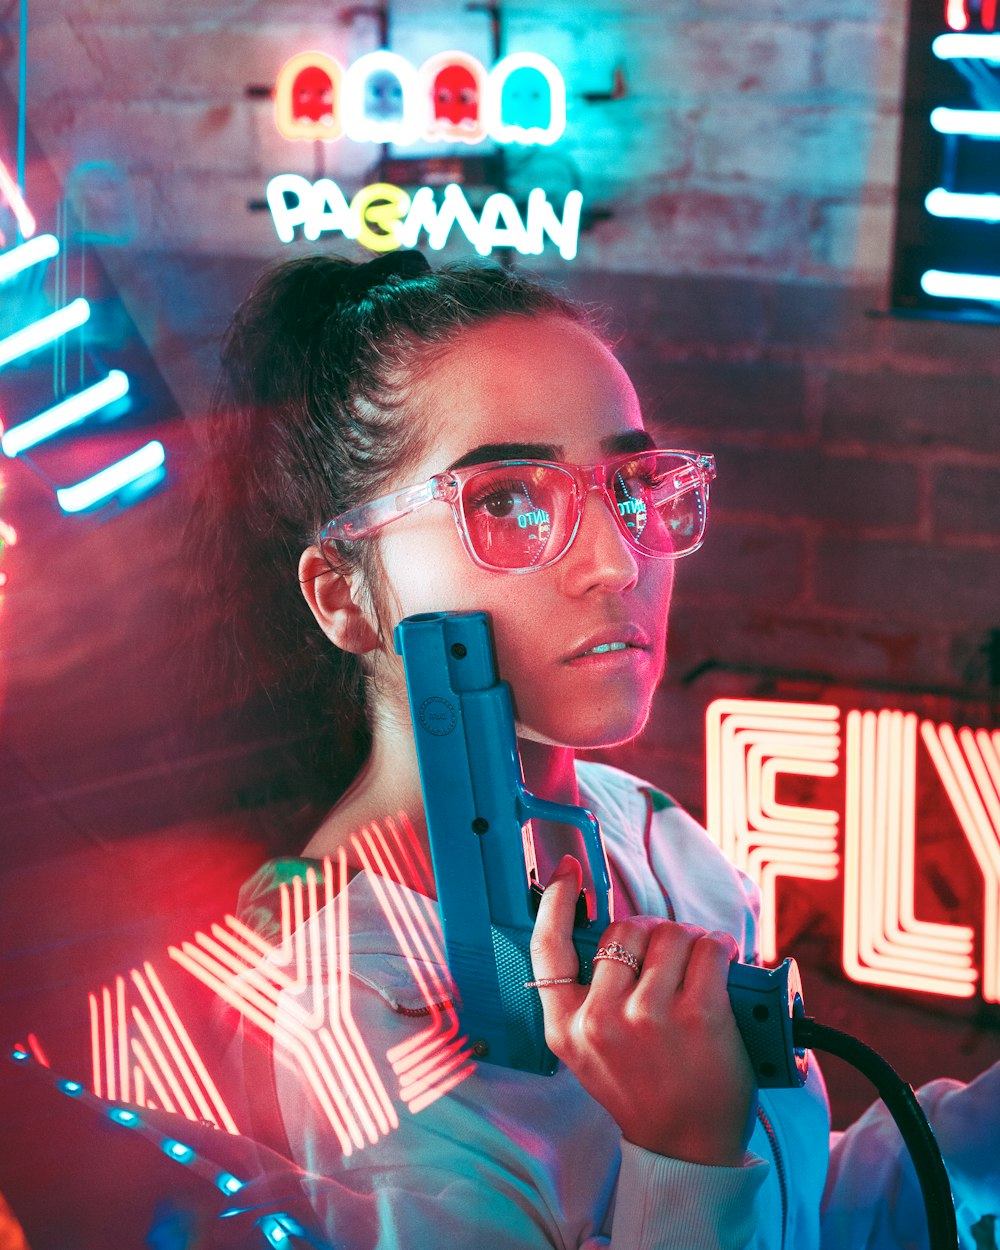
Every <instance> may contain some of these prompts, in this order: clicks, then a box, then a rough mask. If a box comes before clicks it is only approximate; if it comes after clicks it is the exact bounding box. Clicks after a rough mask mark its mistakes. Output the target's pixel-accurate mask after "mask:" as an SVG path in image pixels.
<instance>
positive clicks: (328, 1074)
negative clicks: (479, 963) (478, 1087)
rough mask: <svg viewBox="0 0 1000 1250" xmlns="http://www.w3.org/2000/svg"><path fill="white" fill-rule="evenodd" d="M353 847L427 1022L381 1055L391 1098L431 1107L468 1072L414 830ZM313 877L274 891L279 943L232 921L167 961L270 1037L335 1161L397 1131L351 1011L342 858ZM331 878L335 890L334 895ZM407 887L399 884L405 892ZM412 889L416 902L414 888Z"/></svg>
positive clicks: (377, 834)
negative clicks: (392, 1081)
mask: <svg viewBox="0 0 1000 1250" xmlns="http://www.w3.org/2000/svg"><path fill="white" fill-rule="evenodd" d="M353 844H354V846H355V849H356V850H357V852H358V855H359V856H360V858H361V861H362V864H363V865H364V868H365V870H366V871H367V872H368V873H369V881H370V884H371V886H372V889H373V892H374V893H375V896H376V898H377V899H378V901H379V903H380V905H381V907H382V910H383V912H384V914H385V917H386V920H387V922H388V924H389V926H390V928H391V930H392V932H393V934H394V935H395V937H396V940H397V942H398V944H399V948H400V950H401V952H402V954H403V956H404V958H405V959H406V961H407V964H408V966H409V968H410V970H411V972H412V974H413V977H414V981H415V983H416V984H417V985H418V986H419V987H420V990H421V993H422V995H423V997H424V1000H425V1003H426V1014H427V1016H428V1018H429V1021H430V1023H429V1024H428V1026H427V1027H426V1028H424V1029H422V1030H421V1031H420V1032H419V1033H417V1034H416V1036H415V1037H413V1038H411V1039H407V1041H406V1042H404V1043H401V1044H400V1045H398V1046H395V1047H393V1048H391V1049H390V1050H389V1052H388V1054H387V1058H388V1060H389V1062H390V1064H391V1065H392V1068H393V1071H394V1072H395V1074H396V1076H397V1077H398V1078H399V1097H400V1099H401V1100H402V1101H403V1102H404V1103H405V1104H406V1106H407V1107H408V1109H409V1110H410V1111H411V1112H414V1113H415V1112H417V1111H420V1110H422V1109H423V1108H424V1107H427V1106H429V1105H430V1104H431V1103H432V1102H434V1101H435V1100H436V1099H438V1098H440V1097H441V1096H442V1095H443V1094H445V1093H447V1092H448V1090H450V1089H453V1088H454V1087H455V1086H456V1085H457V1084H458V1083H459V1082H460V1081H461V1080H464V1078H465V1077H466V1076H468V1075H469V1074H470V1073H471V1072H472V1071H473V1070H474V1064H473V1063H472V1062H471V1060H470V1054H471V1052H470V1048H469V1046H468V1043H467V1040H466V1039H465V1038H464V1037H459V1035H458V1020H457V1016H456V1013H455V1010H454V1006H453V1005H452V1002H451V998H452V993H453V991H452V990H451V987H450V983H449V982H448V979H447V972H446V971H445V969H444V957H443V945H442V941H443V940H442V937H441V931H440V921H439V920H438V918H437V916H436V914H435V912H434V909H433V907H432V905H431V903H430V900H429V899H428V898H427V897H426V893H427V892H428V888H429V887H428V882H429V881H430V880H431V879H432V878H431V876H430V868H429V865H428V864H427V863H426V861H424V860H422V859H421V858H419V854H420V853H419V849H418V847H417V844H416V839H415V838H414V837H413V834H412V830H411V829H409V828H408V827H406V826H405V824H404V826H403V829H402V830H401V829H400V827H398V826H397V825H396V823H395V822H394V821H392V820H389V821H387V822H386V831H385V832H383V830H382V829H381V828H380V827H379V826H377V825H373V826H372V828H371V829H364V830H362V832H361V834H360V835H358V836H355V838H354V839H353ZM322 875H323V881H322V901H321V897H320V882H319V879H318V876H317V873H316V871H315V869H314V868H312V867H311V866H310V867H309V868H308V869H307V870H306V873H305V878H304V880H303V878H301V877H296V878H295V879H294V880H293V881H292V883H291V886H290V887H289V885H287V884H284V885H282V886H281V887H280V891H279V898H280V911H281V937H280V940H279V941H278V943H277V944H274V945H272V944H271V943H268V942H266V941H264V940H263V939H262V938H260V937H259V936H258V935H257V934H255V933H254V932H253V931H252V930H250V929H248V928H247V926H246V925H244V924H242V923H241V922H240V921H239V920H237V919H236V917H234V916H226V918H225V925H213V926H212V928H211V932H210V933H208V934H206V933H201V932H199V933H197V934H196V935H195V940H194V941H193V942H184V943H182V944H181V946H180V947H171V948H170V951H169V953H170V956H171V958H172V959H174V960H176V962H177V963H179V964H180V965H181V966H182V967H183V968H185V969H186V970H187V971H188V972H190V973H191V975H192V976H194V977H196V978H197V979H198V980H199V981H201V982H202V983H203V984H205V985H207V986H208V987H209V988H210V989H212V990H213V991H214V992H215V993H217V994H218V995H219V996H220V997H221V998H223V999H224V1000H225V1001H226V1002H228V1003H229V1004H230V1005H231V1006H233V1007H235V1008H236V1010H237V1011H239V1012H240V1013H241V1014H242V1015H243V1016H245V1017H246V1019H247V1020H249V1021H251V1022H252V1023H253V1024H255V1025H256V1026H257V1027H259V1028H260V1029H262V1030H263V1031H264V1032H265V1033H266V1034H267V1035H268V1036H269V1037H270V1038H272V1039H273V1041H274V1053H275V1057H276V1058H277V1059H279V1060H280V1061H282V1062H284V1063H285V1064H286V1065H288V1066H290V1067H291V1068H292V1069H293V1070H294V1071H296V1072H297V1073H298V1074H299V1075H300V1076H302V1077H304V1078H305V1080H306V1081H307V1082H308V1084H309V1086H310V1088H311V1089H312V1091H313V1093H314V1095H315V1097H316V1100H317V1102H318V1104H319V1106H320V1107H321V1108H322V1110H323V1113H324V1115H325V1116H326V1119H327V1121H328V1122H329V1124H330V1127H331V1128H332V1129H333V1131H334V1132H335V1133H336V1135H337V1139H338V1142H339V1144H340V1148H341V1150H342V1152H343V1153H344V1154H345V1155H350V1154H351V1153H353V1151H354V1150H356V1149H361V1148H363V1147H364V1146H365V1145H366V1144H369V1143H374V1142H376V1141H378V1140H379V1139H380V1138H381V1137H383V1136H385V1135H386V1134H388V1133H390V1132H392V1131H393V1130H394V1129H395V1128H398V1126H399V1118H398V1116H397V1113H396V1110H395V1107H394V1106H393V1103H392V1100H391V1098H390V1096H389V1094H388V1092H387V1090H386V1088H385V1085H384V1082H383V1081H382V1079H381V1077H380V1076H379V1073H378V1070H377V1068H376V1066H375V1063H374V1061H373V1058H372V1055H371V1052H370V1050H369V1048H368V1046H367V1044H366V1042H365V1040H364V1038H363V1037H362V1036H361V1033H360V1031H359V1029H358V1026H357V1024H356V1023H355V1020H354V1016H353V1012H352V1008H351V981H350V944H349V932H350V924H349V903H348V891H347V888H346V887H347V878H348V873H347V859H346V854H345V852H344V850H343V849H341V851H340V852H339V854H338V857H337V864H336V870H335V868H334V864H333V862H332V861H331V860H330V859H325V860H324V861H323V868H322ZM335 875H336V881H337V888H336V889H335V888H334V880H335ZM404 886H405V887H408V888H403V887H404ZM415 890H417V891H420V894H419V899H420V901H419V902H418V901H417V897H418V895H416V894H415V893H414V891H415Z"/></svg>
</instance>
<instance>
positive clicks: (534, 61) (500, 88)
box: [267, 49, 582, 260]
mask: <svg viewBox="0 0 1000 1250" xmlns="http://www.w3.org/2000/svg"><path fill="white" fill-rule="evenodd" d="M274 116H275V124H276V125H277V128H278V131H279V133H280V134H282V135H283V136H284V137H285V138H286V139H291V140H297V139H303V140H312V141H316V140H321V141H323V142H326V143H334V142H336V141H337V140H339V139H341V138H347V139H350V140H353V141H354V142H356V143H379V144H395V145H396V146H404V147H405V146H407V145H412V144H414V143H418V142H429V143H442V142H445V143H451V144H454V143H461V144H466V145H474V144H478V143H482V142H484V141H485V140H487V139H491V140H493V141H494V142H495V143H499V144H522V145H539V144H540V145H546V146H547V145H551V144H553V143H555V142H556V141H557V140H558V139H559V138H560V137H561V135H562V134H563V133H564V131H565V129H566V84H565V82H564V81H563V77H562V75H561V74H560V73H559V71H558V69H557V68H556V67H555V65H553V64H552V62H551V61H549V60H548V59H547V58H546V57H543V56H539V55H538V54H537V53H533V52H519V53H515V54H513V55H511V56H506V57H503V58H502V59H501V60H499V61H498V62H497V63H496V65H494V66H493V68H492V69H491V70H489V71H487V69H486V67H485V66H484V65H483V64H482V63H481V62H480V61H478V60H477V59H476V58H475V57H474V56H470V55H468V54H467V53H465V52H440V53H437V54H436V55H434V56H432V57H430V58H429V59H428V60H426V61H425V62H424V63H423V64H422V65H421V66H420V67H419V68H417V67H415V66H414V65H412V64H411V63H410V62H409V61H407V60H406V59H405V58H404V57H401V56H399V55H397V54H396V53H395V52H389V51H386V50H385V49H382V50H380V51H378V52H370V53H368V54H367V55H365V56H362V57H360V58H359V59H358V60H357V61H355V62H353V64H351V65H350V66H349V67H348V68H346V69H345V68H344V66H342V65H341V64H340V62H339V61H337V60H336V58H334V57H332V56H329V55H328V54H327V53H325V52H303V53H300V54H299V55H298V56H294V57H292V58H291V60H289V61H287V62H286V63H285V64H284V65H283V66H282V68H281V70H280V72H279V74H278V78H277V82H276V84H275V91H274ZM267 205H268V208H269V209H270V211H271V217H272V219H273V221H274V228H275V231H276V233H277V235H278V238H279V239H280V240H281V241H282V242H283V243H291V242H293V240H294V239H295V237H296V231H297V230H301V232H302V233H301V237H303V238H305V239H307V240H309V241H310V242H315V241H316V240H317V239H318V238H320V236H321V235H323V234H327V233H337V234H342V235H343V236H344V238H345V239H353V240H356V241H357V242H358V243H360V244H361V245H362V246H363V247H367V248H369V249H371V250H372V251H376V252H388V251H391V250H393V249H394V248H397V247H416V246H417V245H418V241H419V238H420V236H421V234H424V235H426V243H427V246H428V247H430V248H431V249H432V250H434V251H439V250H440V249H441V248H443V247H444V246H445V243H446V241H447V239H448V236H449V234H450V232H451V230H452V228H453V227H457V228H458V229H459V230H460V231H461V233H462V234H464V235H465V237H466V238H467V239H468V241H469V242H470V243H471V244H472V245H473V247H474V248H475V249H476V251H477V252H478V253H479V255H480V256H488V255H489V254H490V253H491V252H492V251H493V250H494V249H496V248H510V249H512V250H514V251H517V252H520V253H521V255H523V256H538V255H540V254H541V252H542V250H543V247H544V245H545V241H546V239H548V240H551V241H552V242H553V243H555V244H556V246H557V247H558V249H559V254H560V255H561V256H562V257H563V258H564V259H565V260H572V259H573V258H574V257H575V256H576V251H577V240H578V236H579V230H580V213H581V208H582V196H581V195H580V192H579V191H575V190H574V191H570V192H569V193H568V194H567V195H566V197H565V199H564V200H563V203H562V207H561V209H558V210H557V208H556V206H554V205H553V204H550V203H549V200H548V198H547V197H546V194H545V191H544V190H543V189H542V188H541V187H536V188H534V189H533V190H532V191H531V192H530V193H529V194H528V197H527V203H526V204H524V205H522V206H520V207H519V206H518V204H516V203H515V202H514V200H513V199H511V197H510V196H509V195H506V194H504V193H503V192H501V191H499V190H498V191H496V192H495V193H494V194H492V195H490V196H489V197H488V198H487V199H486V201H485V203H484V204H483V206H482V209H481V210H480V211H479V214H478V216H477V214H476V212H475V211H474V210H473V208H472V207H471V206H470V204H469V202H468V200H467V199H466V197H465V194H464V192H463V191H462V188H461V187H460V186H459V185H458V184H457V183H450V184H449V185H448V186H446V187H445V188H444V190H443V192H438V193H436V192H435V190H434V189H433V188H432V187H429V186H423V187H420V188H418V189H417V190H416V191H415V192H413V193H412V194H411V193H410V192H409V191H406V190H404V189H403V188H402V187H399V186H396V185H394V184H393V183H389V182H376V183H371V184H370V185H368V186H365V187H362V188H361V190H359V191H358V192H357V193H356V194H355V195H354V196H353V197H352V198H351V199H350V201H348V199H347V197H346V196H345V194H344V192H343V191H342V190H341V188H340V187H339V186H338V185H337V183H336V182H334V181H333V180H332V179H330V178H318V179H317V180H316V181H315V182H310V181H309V180H308V179H306V178H304V177H302V176H301V175H300V174H279V175H277V176H276V177H274V178H272V179H271V181H270V182H269V183H268V185H267ZM522 214H523V215H522Z"/></svg>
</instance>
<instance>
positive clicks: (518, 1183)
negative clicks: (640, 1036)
mask: <svg viewBox="0 0 1000 1250" xmlns="http://www.w3.org/2000/svg"><path fill="white" fill-rule="evenodd" d="M488 1068H489V1065H481V1069H488ZM564 1076H565V1078H566V1079H570V1074H569V1073H565V1074H564ZM275 1078H276V1087H277V1093H278V1103H279V1106H280V1109H281V1117H282V1120H283V1122H284V1127H285V1131H286V1132H287V1135H288V1139H289V1142H290V1144H291V1148H292V1153H293V1157H294V1159H295V1162H296V1163H297V1164H298V1165H299V1166H300V1168H301V1169H302V1170H303V1172H302V1183H303V1186H304V1188H305V1191H306V1193H307V1195H308V1198H309V1201H310V1203H311V1205H312V1207H313V1209H314V1210H315V1212H316V1214H317V1216H318V1218H319V1223H320V1226H321V1227H322V1229H323V1231H324V1234H325V1236H326V1237H327V1238H328V1239H329V1241H330V1243H331V1244H332V1245H333V1246H336V1247H337V1250H470V1247H472V1248H473V1250H475V1248H476V1247H480V1246H481V1247H483V1250H486V1248H487V1247H488V1248H489V1250H552V1248H553V1247H556V1248H558V1250H605V1248H606V1250H742V1248H743V1247H745V1246H747V1245H749V1244H751V1243H752V1240H753V1237H754V1234H755V1231H756V1227H757V1202H756V1198H757V1193H758V1190H759V1189H760V1186H761V1185H762V1184H763V1181H764V1178H765V1177H766V1176H767V1174H768V1171H769V1165H768V1164H767V1163H766V1162H764V1161H763V1160H762V1159H759V1158H757V1157H756V1156H755V1155H752V1154H748V1155H747V1157H746V1160H745V1163H744V1165H743V1166H742V1167H737V1168H724V1167H706V1166H701V1165H698V1164H691V1163H686V1162H682V1161H679V1160H676V1159H669V1158H665V1157H663V1156H660V1155H656V1154H653V1153H651V1152H649V1151H646V1150H643V1149H641V1148H639V1147H637V1146H634V1145H632V1144H631V1143H629V1142H624V1141H622V1140H621V1137H620V1134H619V1133H618V1131H617V1129H616V1127H615V1126H614V1125H613V1123H612V1122H611V1120H610V1117H607V1116H606V1113H605V1112H603V1110H602V1109H601V1108H600V1107H598V1106H597V1105H596V1104H593V1103H590V1104H589V1107H588V1106H583V1105H579V1104H577V1103H576V1100H575V1099H573V1100H572V1102H571V1104H570V1105H569V1106H568V1108H567V1116H568V1117H569V1118H570V1119H571V1120H572V1124H570V1125H569V1126H567V1125H566V1124H565V1123H564V1124H559V1123H556V1124H551V1120H550V1117H549V1116H548V1115H547V1114H545V1113H544V1112H543V1111H542V1110H540V1109H539V1107H538V1105H537V1104H538V1103H539V1101H541V1102H544V1099H545V1090H546V1089H547V1088H548V1087H549V1086H548V1083H549V1082H554V1081H556V1080H557V1078H556V1077H530V1076H525V1075H523V1074H509V1073H506V1072H503V1071H501V1070H497V1069H493V1070H487V1071H480V1072H479V1073H477V1074H476V1075H474V1076H472V1077H470V1078H469V1079H468V1080H467V1081H464V1082H462V1083H460V1084H459V1085H458V1086H457V1087H455V1088H454V1089H453V1090H452V1091H451V1092H450V1093H449V1094H447V1095H446V1096H444V1097H442V1098H440V1099H439V1100H437V1101H436V1102H434V1103H433V1104H431V1105H430V1106H427V1107H425V1108H424V1109H423V1110H421V1111H420V1112H419V1113H418V1114H411V1113H409V1112H408V1111H406V1110H405V1109H402V1108H401V1109H400V1114H399V1122H398V1126H397V1127H395V1128H394V1129H393V1131H391V1132H389V1133H386V1134H384V1135H382V1136H381V1137H380V1138H379V1139H378V1140H376V1141H370V1142H368V1143H365V1144H364V1145H363V1146H362V1148H360V1149H355V1150H353V1151H352V1152H351V1153H350V1155H349V1156H347V1157H345V1156H344V1154H343V1152H342V1151H341V1148H340V1145H339V1143H338V1142H337V1140H336V1139H335V1138H334V1137H333V1134H332V1133H331V1131H330V1128H329V1125H328V1124H327V1123H326V1122H325V1121H324V1118H323V1116H322V1114H321V1113H320V1110H319V1108H318V1107H317V1106H316V1103H315V1101H314V1099H313V1097H312V1096H311V1095H310V1093H309V1091H308V1090H307V1089H305V1088H304V1086H303V1084H302V1081H301V1079H300V1078H299V1077H297V1076H296V1075H295V1074H294V1073H292V1072H290V1071H289V1070H288V1069H287V1068H286V1067H284V1066H283V1065H281V1064H277V1065H276V1067H275ZM579 1096H580V1098H581V1099H586V1097H587V1096H586V1095H585V1094H583V1092H582V1091H579ZM588 1102H589V1100H588ZM532 1103H535V1104H536V1105H535V1106H534V1107H533V1106H532V1105H531V1104H532ZM604 1119H606V1120H607V1126H606V1127H604V1126H603V1121H604ZM546 1128H550V1129H551V1130H552V1131H551V1132H550V1133H546V1131H545V1130H546ZM560 1132H562V1136H561V1137H559V1141H558V1142H555V1141H554V1140H553V1139H554V1138H555V1137H557V1136H559V1134H560ZM567 1142H568V1144H567ZM618 1153H620V1158H621V1163H620V1170H619V1169H618V1168H617V1167H616V1163H617V1158H616V1155H617V1154H618ZM616 1180H617V1186H616Z"/></svg>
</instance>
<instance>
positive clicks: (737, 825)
mask: <svg viewBox="0 0 1000 1250" xmlns="http://www.w3.org/2000/svg"><path fill="white" fill-rule="evenodd" d="M918 743H922V744H923V747H924V749H925V755H926V757H928V758H929V759H930V761H931V764H932V766H933V768H934V770H935V773H936V774H937V776H938V777H939V778H940V780H941V783H942V785H943V787H944V790H945V793H946V794H947V796H948V799H949V801H950V803H951V806H952V808H953V809H954V812H955V814H956V816H957V818H958V823H959V825H960V827H961V830H962V833H963V834H964V835H965V839H966V841H967V843H968V845H969V848H970V850H971V851H972V854H973V856H974V858H975V861H976V863H977V865H978V867H979V870H980V872H981V873H982V878H983V891H984V914H983V932H982V949H983V955H982V961H981V968H980V969H977V968H976V966H975V963H974V956H973V950H974V943H973V937H974V935H973V930H972V929H971V927H970V926H968V925H961V924H942V923H938V922H930V921H927V920H923V919H920V918H918V917H917V916H916V914H915V905H914V881H915V874H916V851H915V847H916V822H917V811H916V782H917V759H918ZM705 745H706V767H707V788H706V809H707V824H708V830H709V833H710V834H711V836H712V837H713V839H714V840H715V841H716V842H717V843H718V845H719V846H720V847H721V848H722V849H723V850H724V851H725V852H726V854H727V855H728V856H729V858H730V859H731V860H732V861H733V862H734V863H735V864H736V865H737V866H738V867H740V868H742V869H743V870H744V871H746V872H747V873H748V874H749V875H750V876H752V877H753V878H754V879H755V880H756V881H757V882H758V884H759V885H760V887H761V892H762V913H763V924H762V933H761V939H762V941H761V947H762V949H761V955H762V958H763V960H764V962H765V963H769V962H772V961H773V960H774V959H775V958H776V957H777V942H776V936H775V893H776V890H775V886H776V882H777V879H778V878H779V877H785V878H799V879H812V880H826V881H832V880H834V879H835V878H836V877H837V876H838V874H839V875H841V876H842V878H843V885H844V924H843V935H842V962H843V968H844V972H845V973H846V975H847V976H848V977H849V978H850V979H851V980H852V981H857V982H861V983H863V984H868V985H882V986H889V987H892V988H896V989H903V990H913V991H917V992H920V993H926V994H942V995H947V996H949V997H954V998H970V997H972V996H973V995H974V994H975V993H976V983H977V981H979V982H980V990H981V994H982V997H983V998H984V999H985V1000H986V1001H987V1002H991V1003H995V1002H1000V730H992V731H988V730H985V729H980V730H972V729H969V728H960V729H957V730H956V729H954V728H953V727H952V726H951V725H948V724H936V723H934V722H932V721H930V720H924V721H919V719H918V717H917V716H916V715H915V714H914V713H904V712H902V711H898V710H894V709H883V710H882V711H880V712H873V711H865V712H862V711H849V712H847V713H846V715H843V714H842V713H841V710H840V709H839V708H838V707H835V706H833V705H831V704H820V705H817V704H806V703H777V702H764V701H759V700H754V699H717V700H716V701H715V702H713V703H712V704H711V705H710V706H709V708H708V710H707V713H706V743H705ZM785 774H794V775H799V776H808V777H816V778H832V777H837V776H841V777H842V778H843V781H844V796H845V797H844V804H843V812H842V813H841V812H839V811H836V810H832V809H818V808H811V807H799V806H792V805H789V804H785V803H782V802H781V801H780V800H779V799H778V797H777V789H778V779H779V778H780V777H781V776H782V775H785ZM841 824H842V826H843V855H842V857H841V854H840V852H839V851H838V829H839V826H840V825H841Z"/></svg>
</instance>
